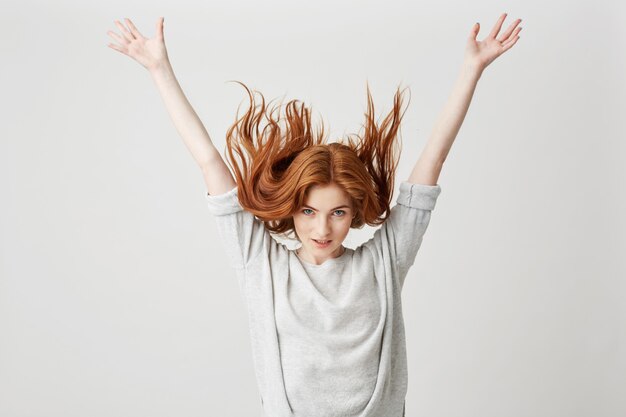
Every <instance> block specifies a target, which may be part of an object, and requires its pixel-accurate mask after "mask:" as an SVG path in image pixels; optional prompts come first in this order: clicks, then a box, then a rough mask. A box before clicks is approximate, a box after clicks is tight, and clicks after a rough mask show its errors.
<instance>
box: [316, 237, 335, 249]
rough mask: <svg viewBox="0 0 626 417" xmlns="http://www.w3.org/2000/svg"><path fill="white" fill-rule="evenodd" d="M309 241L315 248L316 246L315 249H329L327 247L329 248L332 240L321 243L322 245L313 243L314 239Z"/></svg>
mask: <svg viewBox="0 0 626 417" xmlns="http://www.w3.org/2000/svg"><path fill="white" fill-rule="evenodd" d="M311 240H312V241H313V243H314V244H315V246H317V247H318V248H320V249H324V248H327V247H329V246H330V244H331V242H332V240H329V241H328V242H326V243H323V244H322V243H318V242H316V241H315V239H311Z"/></svg>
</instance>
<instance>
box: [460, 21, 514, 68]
mask: <svg viewBox="0 0 626 417" xmlns="http://www.w3.org/2000/svg"><path fill="white" fill-rule="evenodd" d="M506 16H507V14H506V13H503V14H502V15H501V16H500V18H499V19H498V21H497V22H496V24H495V25H494V27H493V29H492V30H491V33H490V34H489V35H488V36H487V37H486V38H485V39H483V40H482V41H478V40H476V36H477V35H478V31H479V30H480V24H479V23H476V24H474V26H473V27H472V31H471V33H470V37H469V39H468V40H467V46H466V48H465V60H466V61H468V62H469V63H471V64H472V65H474V66H475V67H476V68H478V69H479V70H481V71H482V70H484V69H485V68H486V67H487V66H488V65H489V64H491V63H492V62H493V61H494V60H495V59H496V58H497V57H499V56H500V55H502V54H503V53H505V52H506V51H508V50H509V49H510V48H511V47H512V46H513V45H515V43H516V42H517V40H518V39H519V36H517V34H518V33H519V31H520V30H522V28H521V26H520V27H517V25H519V23H520V22H521V21H522V19H517V20H515V21H514V22H513V23H511V25H510V26H509V27H508V29H507V30H506V31H505V32H504V33H503V34H501V35H500V36H498V32H500V29H501V28H502V23H504V19H506Z"/></svg>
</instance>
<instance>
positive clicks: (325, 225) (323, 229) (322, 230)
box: [316, 216, 331, 238]
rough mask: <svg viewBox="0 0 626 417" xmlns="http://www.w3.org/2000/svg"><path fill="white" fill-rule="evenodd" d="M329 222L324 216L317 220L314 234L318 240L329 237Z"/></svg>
mask: <svg viewBox="0 0 626 417" xmlns="http://www.w3.org/2000/svg"><path fill="white" fill-rule="evenodd" d="M330 230H331V229H330V221H329V220H328V219H327V218H325V217H324V216H319V220H318V222H317V225H316V232H317V236H318V237H319V238H325V237H327V236H328V235H330Z"/></svg>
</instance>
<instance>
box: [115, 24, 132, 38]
mask: <svg viewBox="0 0 626 417" xmlns="http://www.w3.org/2000/svg"><path fill="white" fill-rule="evenodd" d="M115 24H116V25H117V27H118V28H119V29H120V30H121V31H122V36H124V39H126V40H127V41H128V42H131V41H133V40H134V39H135V36H134V35H133V34H132V33H130V32H129V31H128V29H126V27H125V26H124V25H122V23H121V22H120V21H119V20H116V21H115Z"/></svg>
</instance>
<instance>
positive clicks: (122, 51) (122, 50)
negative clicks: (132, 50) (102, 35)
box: [107, 43, 130, 56]
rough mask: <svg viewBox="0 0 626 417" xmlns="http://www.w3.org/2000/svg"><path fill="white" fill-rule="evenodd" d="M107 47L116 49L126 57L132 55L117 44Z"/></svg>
mask: <svg viewBox="0 0 626 417" xmlns="http://www.w3.org/2000/svg"><path fill="white" fill-rule="evenodd" d="M107 46H108V47H109V48H111V49H115V50H116V51H119V52H121V53H123V54H124V55H126V56H130V55H128V54H127V53H126V51H125V50H124V49H122V48H120V47H119V46H117V45H115V44H113V43H110V44H108V45H107Z"/></svg>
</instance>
